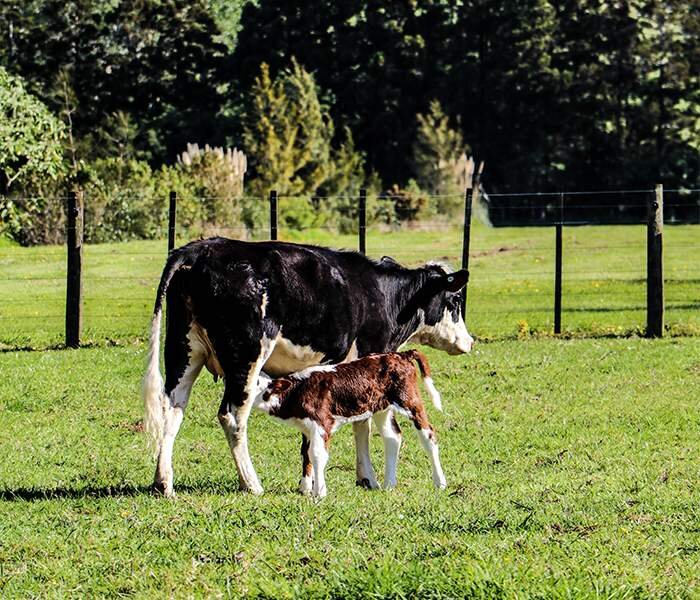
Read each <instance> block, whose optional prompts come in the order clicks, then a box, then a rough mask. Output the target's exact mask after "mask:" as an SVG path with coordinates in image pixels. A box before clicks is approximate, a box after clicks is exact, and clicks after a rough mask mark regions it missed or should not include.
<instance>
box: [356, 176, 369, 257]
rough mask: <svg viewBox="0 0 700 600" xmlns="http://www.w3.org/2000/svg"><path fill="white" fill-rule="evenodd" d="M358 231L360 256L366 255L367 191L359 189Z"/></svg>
mask: <svg viewBox="0 0 700 600" xmlns="http://www.w3.org/2000/svg"><path fill="white" fill-rule="evenodd" d="M357 216H358V220H359V223H358V230H357V234H358V236H359V240H358V241H359V246H360V254H367V239H366V235H367V190H366V189H365V188H360V202H359V206H358V212H357Z"/></svg>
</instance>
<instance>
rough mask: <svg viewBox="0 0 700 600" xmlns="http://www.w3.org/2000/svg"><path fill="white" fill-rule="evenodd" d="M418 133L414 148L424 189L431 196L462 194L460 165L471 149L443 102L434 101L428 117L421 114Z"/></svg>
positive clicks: (416, 165) (418, 173)
mask: <svg viewBox="0 0 700 600" xmlns="http://www.w3.org/2000/svg"><path fill="white" fill-rule="evenodd" d="M417 119H418V132H417V135H416V141H415V142H414V145H413V161H414V170H415V173H416V176H417V181H418V184H419V185H420V187H421V188H422V189H424V190H426V191H428V192H429V193H431V194H454V193H455V192H460V191H462V190H459V187H458V185H457V179H458V177H457V174H456V170H457V163H458V162H459V159H460V157H461V156H462V154H464V153H465V152H470V149H469V147H468V146H466V144H465V143H464V138H463V137H462V132H461V131H460V130H459V129H454V128H453V127H452V126H451V124H450V119H449V117H448V116H447V115H446V114H445V113H444V112H443V110H442V106H441V105H440V102H438V101H437V100H433V101H432V102H431V103H430V111H429V112H428V113H427V114H418V117H417Z"/></svg>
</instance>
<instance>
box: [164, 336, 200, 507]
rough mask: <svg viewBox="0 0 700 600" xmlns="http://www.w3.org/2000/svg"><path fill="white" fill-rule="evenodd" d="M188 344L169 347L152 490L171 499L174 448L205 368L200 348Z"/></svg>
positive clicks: (189, 342)
mask: <svg viewBox="0 0 700 600" xmlns="http://www.w3.org/2000/svg"><path fill="white" fill-rule="evenodd" d="M187 339H188V341H187V343H183V344H178V345H174V344H171V345H170V346H169V347H168V346H167V340H166V348H168V350H166V356H165V359H166V380H165V406H164V409H163V410H164V413H165V414H164V415H163V417H164V419H163V421H164V422H163V431H162V438H161V441H160V447H159V451H158V464H157V466H156V474H155V477H154V479H153V491H154V492H156V493H160V494H163V495H164V496H167V497H171V496H173V495H174V493H173V446H174V444H175V437H176V436H177V433H178V431H179V430H180V425H181V424H182V419H183V418H184V416H185V409H186V408H187V403H188V401H189V398H190V392H191V391H192V386H193V385H194V382H195V380H196V379H197V376H198V375H199V372H200V371H201V370H202V366H203V365H204V353H203V350H202V348H201V346H200V345H199V344H198V343H197V342H196V341H194V340H192V339H190V336H187Z"/></svg>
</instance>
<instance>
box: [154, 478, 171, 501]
mask: <svg viewBox="0 0 700 600" xmlns="http://www.w3.org/2000/svg"><path fill="white" fill-rule="evenodd" d="M151 493H152V494H153V495H154V496H161V497H163V498H175V491H174V490H173V488H172V486H168V485H166V483H165V482H164V481H154V482H153V486H152V487H151Z"/></svg>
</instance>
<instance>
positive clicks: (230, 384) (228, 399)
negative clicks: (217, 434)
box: [219, 336, 275, 494]
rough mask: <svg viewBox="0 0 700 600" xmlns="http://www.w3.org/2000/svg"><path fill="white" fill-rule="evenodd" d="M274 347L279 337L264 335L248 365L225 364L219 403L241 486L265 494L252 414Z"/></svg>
mask: <svg viewBox="0 0 700 600" xmlns="http://www.w3.org/2000/svg"><path fill="white" fill-rule="evenodd" d="M274 347H275V340H274V339H268V338H267V337H265V336H263V338H262V341H261V343H260V353H259V354H258V356H257V358H255V359H254V360H253V361H252V362H250V363H248V366H247V368H246V367H242V368H241V367H236V366H233V365H228V364H227V365H226V366H224V374H225V379H226V385H225V389H224V398H223V400H222V402H221V406H220V407H219V422H220V423H221V427H223V429H224V433H225V434H226V439H227V440H228V445H229V448H230V449H231V454H232V455H233V460H234V461H235V463H236V469H237V470H238V488H239V489H240V490H242V491H247V492H252V493H253V494H262V493H263V488H262V485H260V480H259V479H258V475H257V473H256V472H255V468H254V467H253V463H252V462H251V460H250V454H249V452H248V418H249V417H250V410H251V408H252V407H253V401H254V400H255V393H256V389H257V381H258V377H259V376H260V372H261V371H262V367H263V365H264V364H265V361H266V360H267V359H268V358H270V355H271V354H272V350H273V349H274Z"/></svg>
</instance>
